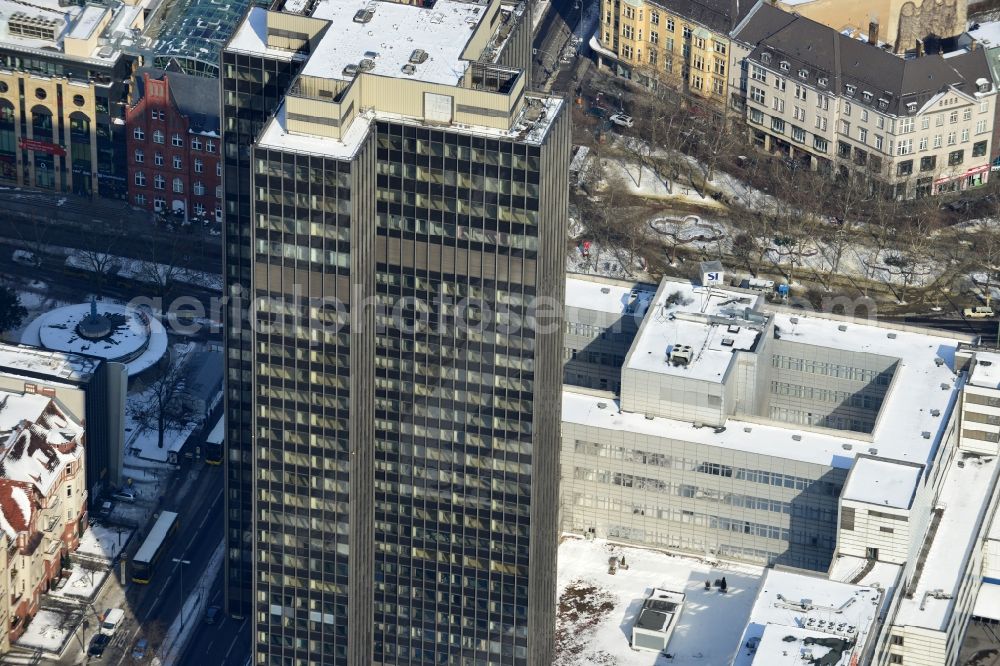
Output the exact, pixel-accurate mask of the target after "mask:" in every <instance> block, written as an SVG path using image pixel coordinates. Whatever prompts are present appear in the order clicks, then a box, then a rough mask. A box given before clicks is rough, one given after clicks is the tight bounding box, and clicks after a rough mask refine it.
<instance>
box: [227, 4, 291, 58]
mask: <svg viewBox="0 0 1000 666" xmlns="http://www.w3.org/2000/svg"><path fill="white" fill-rule="evenodd" d="M226 48H227V49H228V50H231V51H243V52H245V53H255V54H257V55H266V56H267V57H268V58H275V59H278V60H301V59H303V58H305V54H302V53H296V52H292V51H285V50H283V49H275V48H271V47H269V46H268V45H267V9H265V8H264V7H260V6H257V5H254V6H253V7H251V8H250V11H249V12H248V13H247V17H246V19H245V20H244V21H243V22H242V23H240V24H239V26H237V28H236V32H234V33H233V36H232V38H231V39H230V40H229V43H227V44H226Z"/></svg>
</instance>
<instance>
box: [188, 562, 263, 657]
mask: <svg viewBox="0 0 1000 666" xmlns="http://www.w3.org/2000/svg"><path fill="white" fill-rule="evenodd" d="M209 594H210V596H209V599H208V605H209V606H222V605H223V603H222V574H221V573H220V575H219V576H217V577H216V579H215V583H214V584H213V585H212V589H211V592H210V593H209ZM198 622H199V624H198V629H197V630H196V631H195V633H194V635H193V636H191V641H190V643H188V646H187V650H186V651H185V652H184V656H183V657H182V658H181V664H183V665H185V666H187V665H190V666H200V665H201V664H212V665H213V666H244V664H246V663H247V661H248V660H249V659H250V625H249V623H248V622H247V619H246V618H244V619H242V620H234V619H233V618H231V617H229V616H228V615H226V614H225V613H220V614H219V616H218V620H217V621H216V622H215V624H206V623H205V622H204V620H203V619H202V618H198Z"/></svg>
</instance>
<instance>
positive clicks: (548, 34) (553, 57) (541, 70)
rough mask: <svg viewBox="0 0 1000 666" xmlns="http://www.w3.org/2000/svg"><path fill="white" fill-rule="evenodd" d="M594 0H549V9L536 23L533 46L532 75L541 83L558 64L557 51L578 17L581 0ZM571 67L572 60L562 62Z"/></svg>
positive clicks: (561, 46) (581, 4) (589, 0)
mask: <svg viewBox="0 0 1000 666" xmlns="http://www.w3.org/2000/svg"><path fill="white" fill-rule="evenodd" d="M594 1H595V0H552V3H551V6H550V7H549V11H548V13H546V15H545V18H543V19H542V22H541V23H540V24H539V25H538V30H537V31H536V32H535V38H534V41H533V42H532V47H533V48H534V50H535V54H534V56H533V62H532V79H533V80H534V83H535V85H536V86H541V85H542V84H543V83H544V82H545V81H546V80H547V79H548V77H549V74H551V72H553V71H555V70H556V69H557V68H559V67H560V64H559V55H560V52H561V51H562V48H563V46H564V45H565V44H566V41H567V40H568V39H569V37H570V35H571V34H572V33H573V27H574V26H575V25H576V24H577V22H578V21H579V20H580V12H581V8H582V7H583V2H594ZM562 68H563V69H571V68H572V63H571V64H569V65H563V66H562Z"/></svg>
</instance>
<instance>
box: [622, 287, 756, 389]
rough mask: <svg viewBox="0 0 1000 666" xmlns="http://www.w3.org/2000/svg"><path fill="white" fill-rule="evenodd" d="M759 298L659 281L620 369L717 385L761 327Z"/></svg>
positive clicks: (754, 339) (712, 288) (753, 339)
mask: <svg viewBox="0 0 1000 666" xmlns="http://www.w3.org/2000/svg"><path fill="white" fill-rule="evenodd" d="M759 301H760V296H759V295H757V294H751V293H747V292H743V291H731V290H727V289H719V288H717V287H702V286H698V285H694V284H689V283H684V282H675V281H672V280H664V281H663V283H662V284H661V286H660V289H659V290H658V292H657V294H656V298H655V299H654V301H653V303H652V304H651V305H650V306H649V312H648V314H647V316H646V320H645V321H644V322H643V325H642V329H641V330H640V331H639V334H638V335H637V336H636V339H635V342H634V343H633V345H632V349H631V351H630V352H629V355H628V358H626V359H625V367H626V368H627V369H631V370H643V371H647V372H658V373H664V374H670V375H679V376H684V377H691V378H693V379H700V380H704V381H711V382H721V381H723V379H725V376H726V372H727V371H728V369H729V366H730V364H731V363H732V360H733V353H734V352H736V351H750V350H752V349H753V348H754V346H755V345H756V343H757V340H758V338H759V337H760V335H761V332H762V330H763V329H764V328H766V323H767V317H765V316H762V315H760V314H758V313H756V312H755V308H756V306H757V304H758V302H759Z"/></svg>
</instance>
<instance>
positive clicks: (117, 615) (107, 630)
mask: <svg viewBox="0 0 1000 666" xmlns="http://www.w3.org/2000/svg"><path fill="white" fill-rule="evenodd" d="M124 619H125V611H123V610H122V609H121V608H109V609H108V610H106V611H104V615H103V616H102V617H101V633H102V634H104V635H106V636H114V635H115V632H116V631H118V627H119V625H121V623H122V620H124Z"/></svg>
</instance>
